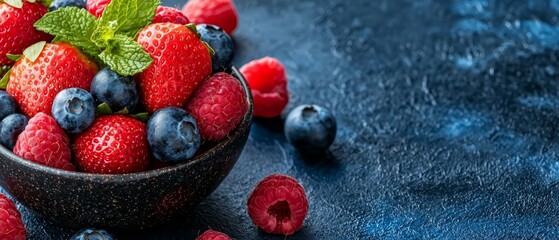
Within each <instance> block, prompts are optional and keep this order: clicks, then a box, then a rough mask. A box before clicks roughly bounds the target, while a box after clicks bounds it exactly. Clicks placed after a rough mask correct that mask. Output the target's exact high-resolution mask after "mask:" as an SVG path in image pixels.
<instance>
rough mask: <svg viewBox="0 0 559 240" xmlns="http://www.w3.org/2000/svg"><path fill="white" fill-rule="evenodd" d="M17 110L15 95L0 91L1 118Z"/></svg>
mask: <svg viewBox="0 0 559 240" xmlns="http://www.w3.org/2000/svg"><path fill="white" fill-rule="evenodd" d="M16 111H17V103H16V100H15V99H14V97H12V96H11V95H10V94H8V93H7V92H5V91H0V120H2V119H4V118H5V117H7V116H8V115H10V114H13V113H15V112H16Z"/></svg>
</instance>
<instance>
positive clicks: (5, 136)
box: [0, 113, 27, 150]
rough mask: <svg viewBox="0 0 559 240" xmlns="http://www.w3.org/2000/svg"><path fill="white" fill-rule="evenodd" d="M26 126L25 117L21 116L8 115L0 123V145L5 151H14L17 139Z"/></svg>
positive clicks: (17, 114) (15, 114)
mask: <svg viewBox="0 0 559 240" xmlns="http://www.w3.org/2000/svg"><path fill="white" fill-rule="evenodd" d="M25 126H27V117H25V116H24V115H22V114H19V113H14V114H10V115H8V116H7V117H5V118H4V120H2V122H0V144H2V145H3V146H4V147H6V148H7V149H10V150H12V149H14V146H15V145H16V141H17V137H18V136H19V134H20V133H21V132H23V130H24V129H25Z"/></svg>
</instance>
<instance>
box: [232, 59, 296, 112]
mask: <svg viewBox="0 0 559 240" xmlns="http://www.w3.org/2000/svg"><path fill="white" fill-rule="evenodd" d="M241 73H242V74H243V75H244V76H245V78H246V80H247V81H248V84H249V85H250V90H251V91H252V96H253V97H254V116H257V117H265V118H272V117H277V116H279V115H280V114H281V112H282V111H283V109H284V108H285V106H287V103H288V102H289V92H288V90H287V76H286V73H285V68H284V66H283V64H281V62H280V61H279V60H277V59H275V58H272V57H264V58H262V59H258V60H254V61H252V62H249V63H247V64H245V65H244V66H243V67H241Z"/></svg>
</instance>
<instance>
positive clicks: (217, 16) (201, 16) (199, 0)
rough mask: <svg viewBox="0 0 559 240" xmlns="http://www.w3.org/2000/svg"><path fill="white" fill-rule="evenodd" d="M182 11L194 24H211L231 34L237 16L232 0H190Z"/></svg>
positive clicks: (235, 24)
mask: <svg viewBox="0 0 559 240" xmlns="http://www.w3.org/2000/svg"><path fill="white" fill-rule="evenodd" d="M182 11H183V12H184V14H186V16H187V17H188V18H189V19H190V21H192V22H193V23H196V24H202V23H206V24H212V25H216V26H218V27H220V28H222V29H223V30H224V31H225V32H227V34H229V35H232V34H233V32H234V31H235V28H237V23H238V21H239V17H238V16H237V8H236V7H235V3H234V2H233V0H190V1H188V2H187V3H186V4H185V5H184V7H183V8H182Z"/></svg>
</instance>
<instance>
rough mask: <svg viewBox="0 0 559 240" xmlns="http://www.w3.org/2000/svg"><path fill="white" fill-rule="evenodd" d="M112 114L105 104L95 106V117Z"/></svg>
mask: <svg viewBox="0 0 559 240" xmlns="http://www.w3.org/2000/svg"><path fill="white" fill-rule="evenodd" d="M112 113H113V110H111V107H110V106H109V104H107V103H101V104H100V105H99V106H97V111H96V114H97V115H109V114H112Z"/></svg>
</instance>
